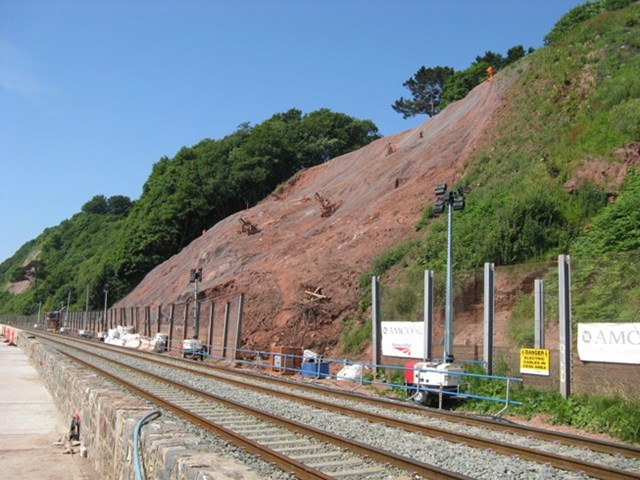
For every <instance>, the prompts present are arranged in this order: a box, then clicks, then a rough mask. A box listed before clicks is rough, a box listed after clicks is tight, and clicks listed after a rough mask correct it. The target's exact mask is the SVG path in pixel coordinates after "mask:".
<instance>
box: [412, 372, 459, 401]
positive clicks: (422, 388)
mask: <svg viewBox="0 0 640 480" xmlns="http://www.w3.org/2000/svg"><path fill="white" fill-rule="evenodd" d="M463 373H464V369H463V368H462V366H461V365H458V364H455V363H438V362H416V361H411V362H407V363H406V364H405V371H404V378H405V385H406V387H407V393H408V394H409V396H410V398H411V400H413V401H414V402H416V403H419V404H421V405H426V404H427V403H428V402H429V400H430V399H439V400H442V398H452V397H453V396H454V395H455V394H456V393H458V391H459V389H460V385H461V383H462V374H463ZM443 392H444V394H443Z"/></svg>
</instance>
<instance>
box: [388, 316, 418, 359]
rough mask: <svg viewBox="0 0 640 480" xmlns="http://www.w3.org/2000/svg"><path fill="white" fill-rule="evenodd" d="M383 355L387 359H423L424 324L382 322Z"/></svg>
mask: <svg viewBox="0 0 640 480" xmlns="http://www.w3.org/2000/svg"><path fill="white" fill-rule="evenodd" d="M381 323H382V342H381V343H382V355H384V356H387V357H406V358H422V357H423V353H424V322H381Z"/></svg>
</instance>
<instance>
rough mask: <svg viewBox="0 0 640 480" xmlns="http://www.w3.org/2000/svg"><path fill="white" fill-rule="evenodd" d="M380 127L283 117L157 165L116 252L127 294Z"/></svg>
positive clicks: (293, 113)
mask: <svg viewBox="0 0 640 480" xmlns="http://www.w3.org/2000/svg"><path fill="white" fill-rule="evenodd" d="M376 138H378V130H377V128H376V126H375V125H374V124H373V123H372V122H370V121H366V120H356V119H354V118H352V117H349V116H347V115H344V114H339V113H334V112H331V111H329V110H327V109H321V110H318V111H315V112H312V113H310V114H308V115H303V114H302V113H301V112H300V111H299V110H294V109H292V110H289V111H288V112H286V113H282V114H277V115H274V116H273V117H271V118H270V119H269V120H266V121H265V122H263V123H261V124H259V125H257V126H255V127H250V126H249V125H246V124H245V125H242V126H241V127H240V128H239V129H238V130H237V131H236V132H234V133H233V134H231V135H229V136H227V137H225V138H223V139H222V140H219V141H215V140H208V139H207V140H203V141H201V142H200V143H198V144H197V145H195V146H193V147H191V148H183V149H182V150H180V151H179V152H178V153H177V154H176V156H175V157H174V158H173V159H171V160H169V159H168V158H163V159H162V160H160V162H158V163H156V164H155V165H154V168H153V171H152V173H151V175H150V177H149V179H148V180H147V182H146V183H145V185H144V188H143V194H142V196H141V197H140V200H139V201H137V202H136V204H135V206H134V207H133V209H132V211H131V213H130V214H129V216H128V218H127V220H126V222H125V229H126V231H127V235H126V236H123V237H121V239H120V241H119V242H118V245H117V250H118V253H117V262H116V265H115V270H116V272H115V273H116V275H115V276H116V278H117V279H118V281H119V282H124V284H123V285H122V290H123V291H124V290H125V289H126V288H130V287H131V286H133V285H135V284H136V283H137V282H138V281H139V280H140V279H141V278H142V277H143V276H144V275H145V274H146V273H147V272H148V271H149V270H151V269H152V268H153V267H155V266H156V265H158V264H159V263H161V262H162V261H164V260H165V259H167V258H169V257H170V256H171V255H173V254H175V253H177V252H179V251H180V250H181V249H182V248H184V247H185V246H186V245H188V244H189V243H190V242H191V241H192V240H193V239H194V238H196V237H197V236H198V235H199V234H200V233H201V232H202V230H204V229H208V228H209V227H210V226H212V225H214V224H215V223H217V222H219V221H220V220H222V219H224V218H226V217H228V216H229V215H231V214H233V213H235V212H237V211H239V210H242V209H244V208H247V207H249V206H252V205H255V204H256V203H257V202H259V201H260V200H262V199H263V198H265V197H267V196H268V195H269V194H270V193H271V192H272V191H273V190H274V189H275V188H276V187H277V186H278V185H279V184H280V183H282V182H284V181H285V180H287V179H288V178H290V177H291V176H292V175H293V174H295V173H296V172H298V171H299V170H301V169H304V168H308V167H311V166H314V165H318V164H320V163H322V162H324V161H326V160H328V159H330V158H332V157H336V156H339V155H342V154H344V153H347V152H350V151H353V150H356V149H358V148H361V147H363V146H365V145H367V144H368V143H370V142H371V141H372V140H374V139H376Z"/></svg>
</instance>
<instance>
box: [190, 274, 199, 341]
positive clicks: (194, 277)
mask: <svg viewBox="0 0 640 480" xmlns="http://www.w3.org/2000/svg"><path fill="white" fill-rule="evenodd" d="M201 280H202V268H198V269H195V268H192V269H191V273H190V275H189V283H193V284H194V287H193V338H198V334H199V333H200V332H199V330H200V325H199V324H200V322H199V315H198V282H199V281H201Z"/></svg>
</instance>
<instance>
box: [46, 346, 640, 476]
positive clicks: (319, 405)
mask: <svg viewBox="0 0 640 480" xmlns="http://www.w3.org/2000/svg"><path fill="white" fill-rule="evenodd" d="M70 340H71V339H69V338H66V337H63V338H62V339H60V338H59V337H57V336H56V339H55V341H56V342H61V341H62V342H64V343H67V342H69V341H70ZM82 343H83V345H84V346H83V347H82V348H83V349H85V348H90V349H95V348H97V347H101V348H102V349H106V351H108V352H109V353H108V355H109V356H112V355H117V356H121V358H123V359H125V358H126V359H127V360H126V361H127V362H129V363H131V361H132V359H134V358H135V359H136V361H139V362H143V361H144V362H145V363H146V364H147V365H153V367H149V368H150V369H164V370H163V372H164V373H162V376H163V377H164V376H171V375H173V374H176V375H182V376H184V375H185V374H186V375H187V376H188V377H191V378H201V379H204V380H203V381H212V382H222V383H226V384H229V385H232V386H233V387H234V388H237V389H243V390H244V391H246V390H247V389H248V388H250V389H251V390H253V391H254V392H256V395H263V396H264V395H267V396H271V397H275V396H277V397H278V398H281V399H282V402H295V403H297V404H300V405H305V406H306V407H307V408H315V409H322V410H326V411H330V412H332V413H333V414H335V415H339V416H342V417H344V416H348V418H352V419H353V418H357V419H361V420H362V421H366V422H367V424H378V425H384V426H385V428H395V429H400V430H402V431H404V432H411V433H412V434H416V435H420V436H423V437H429V438H431V439H434V438H435V439H437V441H439V442H451V443H455V444H464V445H466V446H467V447H466V448H469V447H475V449H483V450H485V449H489V450H490V451H492V452H496V453H500V454H502V455H508V456H517V457H519V458H520V459H524V460H529V461H532V462H536V463H538V464H540V465H545V466H547V465H551V466H553V467H555V468H557V469H562V470H565V471H569V472H575V473H576V474H579V475H585V474H586V475H588V476H590V477H592V478H603V479H640V473H638V472H640V450H638V449H637V448H634V447H631V446H628V445H622V444H616V443H610V442H602V441H595V440H590V439H586V438H584V437H575V436H570V435H566V434H560V435H555V434H554V433H553V432H548V431H544V430H540V429H531V428H529V427H526V428H523V427H522V426H518V425H512V424H505V423H503V422H498V421H495V420H490V419H482V418H477V417H470V416H465V415H445V414H444V413H443V412H434V411H432V410H427V409H424V408H418V407H414V406H411V405H407V404H402V403H399V402H389V401H380V400H379V399H374V398H369V397H365V396H362V395H354V394H353V393H348V392H344V391H333V390H329V389H319V388H317V387H313V386H310V385H307V384H298V383H293V382H290V381H283V380H282V379H281V378H273V377H268V376H262V375H256V374H255V373H249V372H247V371H244V370H237V369H228V368H220V367H218V368H213V367H211V366H205V365H203V364H198V363H196V362H189V361H186V362H185V361H182V360H178V359H174V358H170V357H164V356H159V355H146V354H142V353H141V352H132V351H126V350H124V349H121V348H117V347H109V346H104V345H100V344H96V343H95V342H82ZM74 344H75V345H76V347H74V348H76V349H78V348H80V347H78V346H77V345H78V343H75V342H74ZM103 351H105V350H103ZM145 370H147V367H145ZM274 383H275V385H276V386H275V387H274ZM212 388H213V387H212ZM219 401H222V400H219ZM253 402H254V403H256V400H255V399H254V400H253ZM257 403H261V401H260V400H258V401H257ZM236 408H240V407H236ZM242 408H250V407H249V406H247V405H244V406H243V407H242ZM400 412H402V415H400ZM263 413H264V412H263ZM247 414H248V413H247ZM253 415H258V414H256V413H253ZM434 417H437V418H438V421H439V422H441V421H442V418H445V419H446V421H447V423H451V424H452V425H455V423H452V422H457V423H458V424H459V423H460V422H463V424H462V425H463V430H467V431H466V432H461V431H460V428H451V429H450V428H443V427H435V426H433V425H429V424H428V422H426V423H425V419H427V420H430V419H432V418H434ZM336 418H339V417H336ZM289 421H291V420H289ZM336 421H339V420H336ZM214 423H215V422H214ZM294 423H297V425H295V426H292V425H290V426H289V427H285V428H291V429H293V430H294V431H295V430H296V429H299V428H301V425H299V424H300V422H295V421H294ZM441 423H442V422H441ZM196 424H197V423H196ZM223 426H224V425H223ZM303 426H304V425H303ZM305 427H306V426H305ZM265 428H266V427H265ZM476 429H485V430H495V429H499V430H500V431H501V432H504V431H505V430H508V431H509V432H511V433H510V435H513V436H514V437H519V438H520V443H525V444H530V443H535V442H537V443H540V444H543V443H544V444H546V447H545V446H542V447H540V448H531V447H529V446H523V445H522V444H518V443H517V442H505V441H498V440H494V439H491V438H485V436H484V434H483V433H480V432H478V431H476ZM316 430H319V429H318V428H316ZM315 433H316V435H317V434H318V432H315ZM325 434H326V432H325ZM303 435H311V434H310V433H305V434H303ZM523 435H524V437H523ZM523 439H524V440H523ZM533 439H535V442H533ZM344 440H345V439H340V440H335V439H334V445H335V444H336V443H335V442H336V441H337V442H338V443H337V445H338V446H339V448H344V445H343V444H341V443H340V442H342V441H344ZM323 441H327V440H326V439H324V440H323ZM549 442H553V443H551V444H549ZM558 443H562V444H564V445H567V446H569V447H571V448H573V449H578V450H580V451H582V452H599V455H600V457H601V458H602V460H601V462H599V463H596V462H593V461H587V460H583V459H580V458H576V457H570V456H567V455H564V454H563V455H560V454H558V453H555V452H554V451H555V450H557V445H558ZM297 447H300V448H299V449H298V450H296V449H297ZM286 448H287V449H292V450H287V451H289V452H296V451H298V452H299V451H305V446H304V445H296V444H295V443H294V444H291V445H289V446H287V447H286ZM334 448H335V447H334ZM545 449H546V450H545ZM374 450H375V451H381V450H382V449H381V448H380V447H374ZM549 450H551V451H549ZM352 451H354V452H356V453H358V454H360V455H366V456H367V457H366V458H368V459H373V458H374V454H373V453H372V452H371V451H370V450H369V451H364V450H360V451H358V450H357V449H356V450H352ZM322 455H324V454H322ZM396 455H397V454H396ZM589 455H590V456H592V454H591V453H589ZM293 456H295V454H294V455H293ZM621 457H623V458H624V459H625V461H626V464H625V465H624V468H619V467H618V466H617V465H619V464H620V463H625V462H621V461H620V458H621ZM263 458H264V457H263ZM316 460H317V459H316ZM413 460H414V461H417V462H418V463H424V464H425V465H426V464H427V462H421V461H420V460H421V459H420V460H417V459H415V458H414V459H413ZM339 461H340V460H335V462H339ZM349 461H350V462H354V470H353V471H356V470H358V469H361V470H362V472H363V473H362V475H364V477H362V476H361V478H375V476H372V475H375V472H380V470H377V469H379V468H380V466H381V465H385V464H390V465H395V466H396V468H398V469H399V472H400V473H398V476H399V477H402V475H407V473H406V472H414V473H416V474H419V475H421V476H424V477H425V478H465V477H464V475H463V476H462V477H446V476H440V475H447V474H450V473H447V470H446V469H443V468H440V470H442V471H439V472H438V473H437V474H434V473H433V472H426V471H425V470H422V471H421V470H419V467H418V466H416V465H413V466H407V465H405V466H404V467H403V466H401V465H400V464H398V463H397V462H398V461H400V460H397V459H396V460H394V461H392V460H391V459H382V460H378V462H379V463H378V465H374V464H371V463H370V462H371V460H363V461H362V462H363V463H362V464H358V463H356V460H353V459H351V460H349ZM274 462H275V460H274ZM330 462H331V461H330ZM394 462H396V463H394ZM316 463H319V464H322V463H321V462H319V461H317V462H316ZM312 465H313V463H312ZM355 465H359V466H355ZM362 465H364V466H362ZM333 466H334V467H335V464H334V465H333ZM298 468H300V467H298ZM421 468H425V467H424V466H423V467H421ZM364 469H370V470H368V473H364V472H365V470H364ZM291 471H296V472H299V471H300V470H291ZM329 471H330V472H331V470H329ZM402 471H404V472H405V473H401V472H402ZM334 473H335V472H334ZM451 473H452V472H451ZM296 474H297V475H299V473H296ZM435 475H438V476H435ZM454 475H455V474H454ZM458 475H460V474H458ZM301 478H302V477H301ZM305 478H306V477H305ZM317 478H322V477H317ZM385 478H389V477H385ZM407 478H409V477H407ZM541 478H542V477H541Z"/></svg>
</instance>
